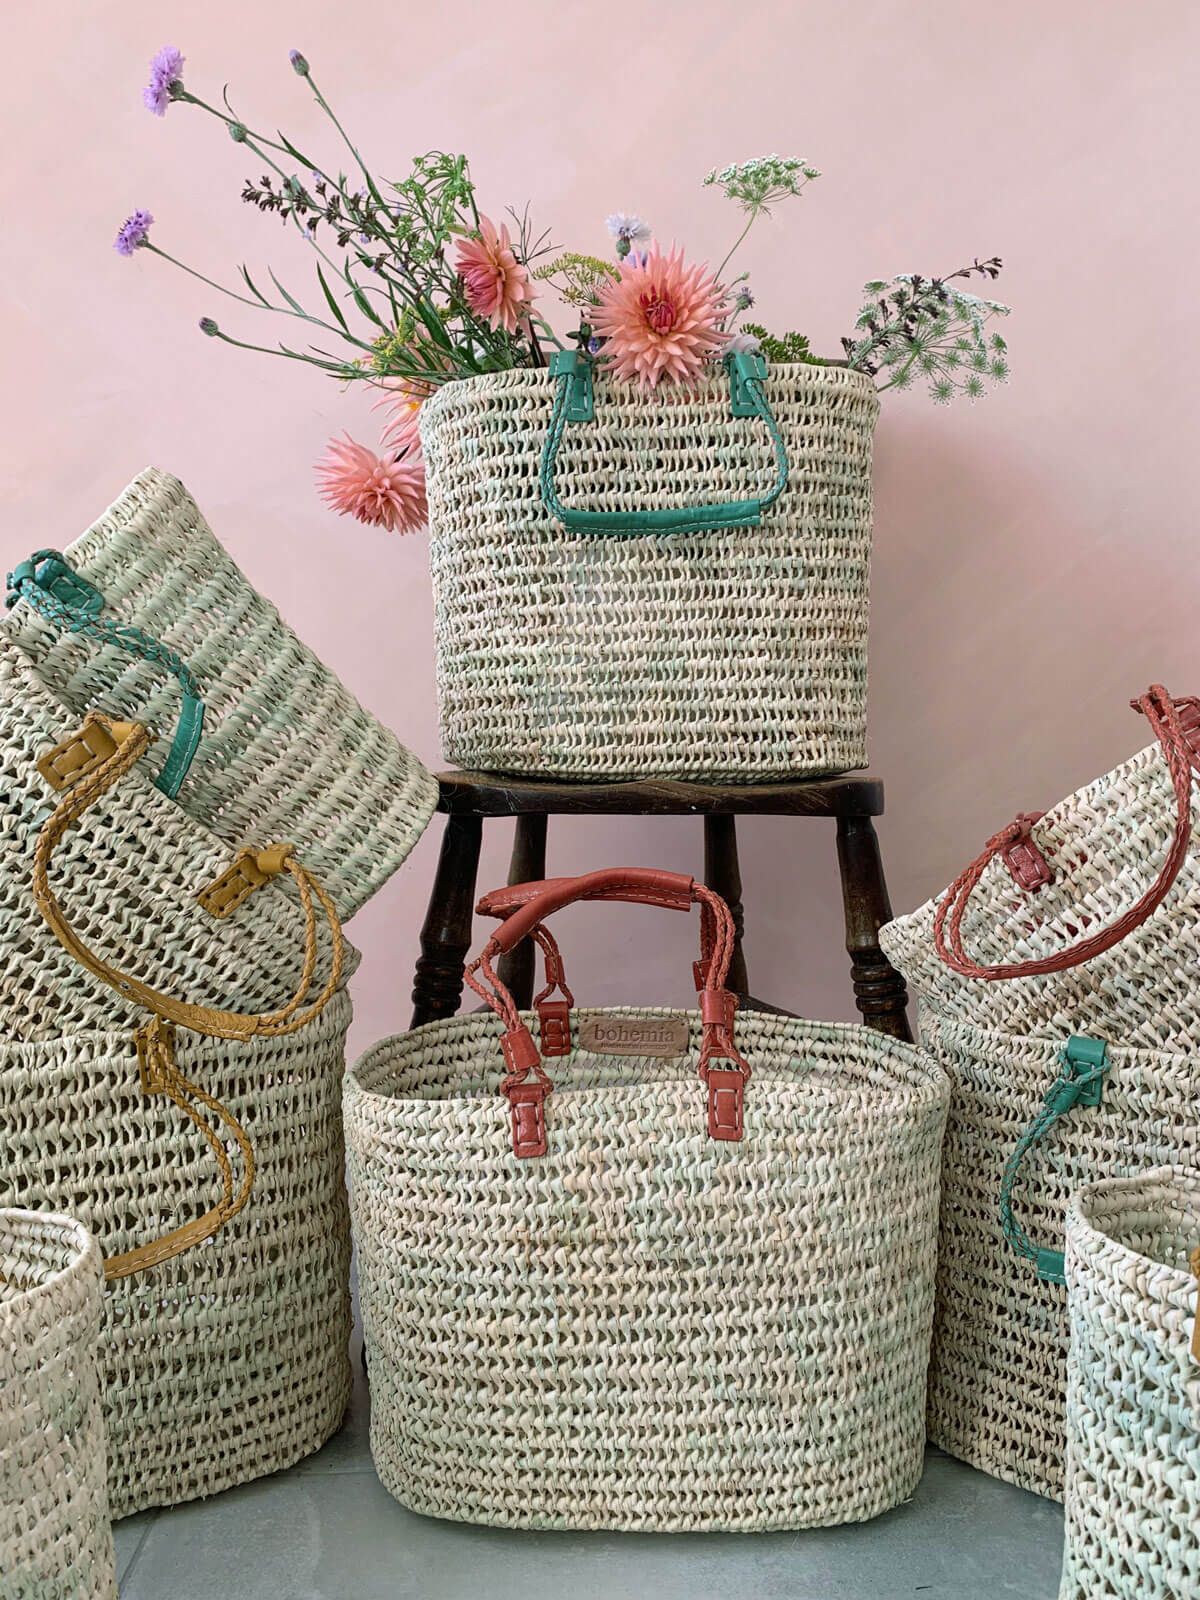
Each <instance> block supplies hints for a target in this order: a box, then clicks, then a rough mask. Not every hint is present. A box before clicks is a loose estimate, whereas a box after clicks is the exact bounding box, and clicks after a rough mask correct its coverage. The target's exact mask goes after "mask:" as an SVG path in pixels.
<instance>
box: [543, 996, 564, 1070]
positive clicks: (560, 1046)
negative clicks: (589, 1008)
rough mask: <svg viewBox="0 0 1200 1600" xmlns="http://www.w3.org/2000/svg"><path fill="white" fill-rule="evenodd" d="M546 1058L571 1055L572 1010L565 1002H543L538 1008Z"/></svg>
mask: <svg viewBox="0 0 1200 1600" xmlns="http://www.w3.org/2000/svg"><path fill="white" fill-rule="evenodd" d="M537 1013H538V1022H539V1024H540V1030H541V1036H542V1054H543V1055H544V1056H566V1055H570V1053H571V1008H570V1006H568V1004H567V1002H566V1001H565V1000H542V1001H540V1002H539V1003H538V1008H537Z"/></svg>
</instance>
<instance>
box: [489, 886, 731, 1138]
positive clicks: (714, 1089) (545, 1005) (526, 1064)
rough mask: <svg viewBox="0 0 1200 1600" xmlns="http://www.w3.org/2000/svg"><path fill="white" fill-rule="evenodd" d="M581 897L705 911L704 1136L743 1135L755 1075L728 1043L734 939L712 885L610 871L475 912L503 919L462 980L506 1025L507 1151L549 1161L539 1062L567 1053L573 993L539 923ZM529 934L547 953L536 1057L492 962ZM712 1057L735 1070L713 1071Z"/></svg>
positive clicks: (496, 895) (503, 893)
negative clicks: (749, 1086) (748, 1088)
mask: <svg viewBox="0 0 1200 1600" xmlns="http://www.w3.org/2000/svg"><path fill="white" fill-rule="evenodd" d="M585 900H617V901H623V902H626V903H632V904H638V905H652V906H660V907H663V908H664V909H666V910H669V911H690V910H691V908H692V906H694V905H696V906H699V907H700V908H701V948H702V955H701V960H700V963H698V964H697V966H696V968H695V974H696V977H697V988H698V989H699V996H700V1016H701V1019H702V1023H703V1027H702V1036H701V1045H700V1067H699V1076H700V1079H701V1081H702V1082H703V1083H704V1084H706V1085H707V1088H708V1131H709V1134H710V1136H711V1137H712V1138H714V1139H740V1138H741V1137H742V1131H743V1114H744V1095H745V1086H746V1083H747V1082H748V1080H749V1078H750V1075H751V1073H750V1066H749V1064H748V1062H747V1061H746V1059H745V1057H744V1056H742V1055H741V1054H740V1052H739V1051H738V1049H737V1047H736V1046H735V1044H734V1041H733V1025H734V1012H735V1009H736V1002H735V998H734V996H733V995H731V994H730V992H729V990H728V989H727V988H726V987H725V980H726V977H727V976H728V973H729V960H730V956H731V955H732V953H733V941H734V928H733V918H732V916H731V915H730V912H729V907H728V906H727V905H726V904H725V902H724V900H722V899H721V897H720V896H719V895H717V894H714V893H713V891H712V890H711V889H708V888H706V887H705V886H704V885H703V884H698V883H696V882H695V880H694V879H692V878H688V877H685V876H683V875H682V874H680V873H676V872H662V871H658V870H656V869H652V868H646V867H609V868H606V869H604V870H602V871H599V872H589V873H585V874H584V875H582V876H580V877H576V878H548V879H544V880H542V881H540V882H535V883H525V884H517V885H514V886H511V887H509V888H507V889H500V890H496V891H494V892H493V893H492V894H489V895H485V896H484V897H483V899H482V900H481V901H480V902H479V905H478V907H477V909H478V910H479V911H480V912H481V913H483V914H484V915H487V916H499V917H502V918H503V919H504V920H503V921H502V923H501V925H500V927H499V928H498V929H497V930H496V932H495V933H494V934H493V935H492V936H491V938H490V939H489V940H488V942H487V944H486V946H485V947H484V949H483V952H482V953H481V954H480V955H479V956H477V957H476V959H475V960H474V961H473V962H471V964H470V965H469V966H468V967H467V969H466V972H465V977H466V980H467V982H468V984H470V986H471V988H472V989H474V990H475V992H476V993H477V994H479V995H480V996H482V998H483V999H484V1000H486V1001H487V1003H488V1005H489V1006H490V1007H491V1008H492V1010H493V1011H494V1012H495V1013H496V1015H497V1016H498V1017H500V1018H501V1020H502V1021H503V1022H504V1024H505V1031H504V1035H503V1038H502V1040H501V1046H502V1049H503V1051H504V1060H505V1064H506V1066H507V1068H508V1072H507V1075H506V1077H505V1078H504V1081H503V1083H502V1084H501V1086H500V1087H501V1093H502V1094H504V1095H505V1096H507V1098H508V1101H509V1104H510V1105H511V1107H512V1132H513V1153H514V1154H515V1155H518V1156H542V1155H545V1153H546V1122H545V1100H546V1096H547V1095H548V1094H549V1093H550V1092H551V1090H552V1088H553V1084H552V1082H551V1080H550V1078H549V1076H548V1075H547V1073H546V1072H545V1070H544V1068H543V1067H542V1064H541V1061H542V1056H543V1055H565V1054H567V1053H568V1051H569V1050H570V1033H569V1009H570V1006H571V1005H572V1004H573V996H572V995H571V992H570V990H569V989H568V988H567V986H566V980H565V975H564V973H563V968H562V958H561V955H560V954H559V950H558V945H557V943H556V941H555V940H554V937H553V935H552V934H551V933H550V932H549V930H548V929H547V928H546V927H545V921H546V918H547V917H549V916H552V915H553V914H554V912H556V911H561V910H562V909H563V907H564V906H568V905H572V904H574V903H575V902H577V901H585ZM526 938H533V939H535V940H536V941H537V942H538V944H539V945H540V946H541V948H542V950H543V952H544V953H545V956H546V970H547V988H546V989H545V990H544V991H543V992H542V994H541V995H539V996H538V1001H537V1009H538V1013H539V1020H540V1023H541V1035H542V1049H541V1051H540V1052H539V1050H538V1047H537V1045H535V1043H534V1041H533V1037H532V1035H531V1034H530V1032H529V1030H528V1028H527V1027H526V1026H525V1024H524V1022H523V1021H522V1020H521V1015H520V1013H519V1011H518V1010H517V1007H516V1004H515V1002H514V1000H513V998H512V995H511V994H510V993H509V991H508V989H507V988H506V987H505V985H504V983H503V982H502V980H501V979H500V977H499V975H498V974H497V972H496V970H495V967H494V965H493V963H494V962H495V960H496V959H497V958H498V957H499V956H501V955H504V954H506V953H507V952H508V951H510V950H512V949H515V947H516V946H517V945H518V944H520V943H521V941H522V939H526ZM481 978H482V980H483V981H481ZM556 987H557V988H559V989H560V990H561V991H562V995H563V998H562V1000H561V1001H558V1002H555V1001H552V1000H551V999H550V998H549V996H550V995H551V994H552V993H553V991H554V989H555V988H556ZM714 1060H722V1061H727V1062H730V1063H732V1065H731V1066H727V1067H714V1066H713V1064H712V1063H713V1062H714Z"/></svg>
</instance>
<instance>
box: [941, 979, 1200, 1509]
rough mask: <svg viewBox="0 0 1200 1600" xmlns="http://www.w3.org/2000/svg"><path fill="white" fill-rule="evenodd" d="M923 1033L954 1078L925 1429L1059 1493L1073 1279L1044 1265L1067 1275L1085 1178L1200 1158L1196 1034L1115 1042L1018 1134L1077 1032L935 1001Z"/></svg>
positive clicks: (998, 1470) (970, 1457) (961, 1452)
mask: <svg viewBox="0 0 1200 1600" xmlns="http://www.w3.org/2000/svg"><path fill="white" fill-rule="evenodd" d="M921 1040H922V1043H923V1044H924V1046H925V1047H926V1049H927V1050H928V1051H929V1052H930V1054H931V1055H933V1056H934V1057H935V1058H936V1059H937V1060H938V1061H939V1062H940V1063H941V1065H942V1066H943V1067H944V1068H945V1069H946V1071H947V1072H948V1073H949V1075H950V1079H951V1081H952V1083H953V1085H954V1092H953V1097H952V1099H951V1103H950V1116H949V1120H948V1123H947V1127H946V1143H945V1147H944V1151H943V1157H942V1216H941V1248H940V1253H939V1262H938V1285H937V1318H936V1321H935V1324H934V1335H933V1354H932V1358H931V1361H930V1387H929V1432H930V1436H931V1438H932V1439H933V1440H934V1442H935V1443H936V1444H939V1445H940V1446H941V1447H942V1448H943V1449H944V1450H947V1451H949V1453H950V1454H951V1455H953V1456H957V1457H959V1459H961V1460H963V1461H968V1462H970V1463H971V1465H972V1466H976V1467H980V1468H982V1469H983V1471H985V1472H989V1473H991V1474H992V1475H993V1476H995V1477H998V1478H1003V1479H1006V1480H1007V1481H1008V1482H1009V1483H1015V1484H1017V1485H1019V1486H1020V1487H1021V1488H1023V1489H1031V1490H1033V1491H1034V1492H1035V1493H1038V1494H1044V1495H1049V1496H1051V1497H1052V1498H1054V1499H1061V1498H1062V1494H1063V1456H1064V1450H1065V1444H1066V1427H1065V1420H1064V1417H1065V1392H1066V1377H1067V1343H1068V1327H1067V1291H1066V1289H1065V1288H1064V1287H1063V1286H1062V1284H1061V1282H1057V1281H1053V1279H1052V1278H1047V1277H1044V1276H1043V1275H1042V1273H1043V1272H1052V1273H1053V1275H1054V1277H1061V1261H1060V1260H1059V1261H1056V1260H1055V1257H1054V1254H1053V1253H1054V1252H1056V1251H1061V1250H1062V1247H1063V1235H1064V1228H1065V1219H1066V1214H1067V1207H1068V1204H1069V1202H1070V1199H1071V1197H1072V1195H1073V1194H1074V1193H1075V1192H1076V1191H1077V1190H1078V1189H1079V1187H1080V1186H1081V1185H1082V1184H1084V1183H1090V1182H1094V1181H1096V1180H1098V1179H1101V1178H1108V1177H1119V1176H1128V1175H1130V1174H1133V1173H1136V1172H1138V1171H1139V1170H1141V1169H1143V1168H1146V1167H1151V1166H1156V1165H1162V1164H1164V1163H1183V1164H1185V1165H1191V1166H1200V1117H1198V1116H1197V1109H1196V1108H1197V1104H1198V1103H1200V1059H1198V1058H1197V1055H1196V1052H1195V1050H1194V1048H1193V1049H1191V1050H1189V1051H1186V1052H1183V1051H1180V1052H1177V1053H1172V1052H1167V1051H1158V1050H1146V1049H1131V1048H1128V1047H1125V1046H1124V1045H1121V1044H1113V1043H1110V1044H1107V1045H1106V1047H1105V1050H1104V1060H1105V1062H1106V1070H1105V1071H1104V1072H1103V1075H1102V1076H1103V1083H1102V1098H1101V1100H1100V1103H1099V1104H1097V1105H1089V1104H1087V1103H1086V1101H1087V1098H1088V1097H1087V1096H1086V1095H1082V1096H1081V1097H1080V1099H1078V1100H1076V1101H1075V1103H1074V1104H1073V1105H1069V1106H1067V1108H1066V1109H1065V1111H1064V1112H1063V1114H1062V1115H1060V1116H1059V1117H1058V1118H1056V1119H1055V1120H1054V1122H1053V1124H1052V1125H1051V1126H1048V1127H1044V1126H1043V1127H1042V1131H1041V1132H1040V1134H1039V1135H1038V1137H1037V1139H1036V1142H1034V1143H1033V1144H1032V1145H1029V1146H1027V1147H1023V1141H1024V1140H1025V1138H1026V1137H1027V1136H1028V1135H1029V1133H1030V1130H1031V1129H1033V1128H1035V1127H1037V1126H1040V1125H1041V1123H1040V1119H1042V1118H1043V1117H1044V1115H1045V1113H1046V1111H1047V1107H1046V1105H1045V1103H1044V1101H1045V1097H1046V1095H1047V1093H1049V1092H1050V1091H1051V1089H1052V1087H1053V1086H1054V1085H1055V1084H1056V1083H1058V1082H1059V1081H1060V1080H1061V1079H1062V1078H1063V1077H1064V1076H1067V1075H1069V1070H1068V1065H1069V1064H1068V1063H1067V1062H1065V1061H1064V1060H1063V1057H1064V1054H1065V1052H1066V1048H1067V1046H1068V1040H1067V1038H1066V1037H1062V1038H1059V1039H1058V1040H1049V1039H1037V1038H1031V1037H1027V1036H1021V1035H1014V1034H1006V1033H1000V1032H996V1031H992V1030H985V1029H980V1028H972V1027H971V1026H970V1025H969V1024H967V1023H963V1022H958V1021H956V1020H951V1019H950V1018H948V1017H944V1016H940V1015H939V1014H938V1013H936V1012H934V1011H932V1010H926V1011H924V1012H923V1014H922V1019H921ZM1065 1098H1066V1099H1069V1098H1070V1096H1069V1095H1068V1096H1066V1097H1065ZM1014 1158H1015V1159H1014ZM1006 1180H1007V1181H1006ZM1006 1193H1010V1195H1011V1199H1010V1205H1009V1208H1008V1210H1007V1211H1006V1208H1005V1198H1004V1197H1005V1194H1006ZM1006 1220H1007V1228H1006V1225H1005V1224H1006ZM1014 1246H1015V1248H1014Z"/></svg>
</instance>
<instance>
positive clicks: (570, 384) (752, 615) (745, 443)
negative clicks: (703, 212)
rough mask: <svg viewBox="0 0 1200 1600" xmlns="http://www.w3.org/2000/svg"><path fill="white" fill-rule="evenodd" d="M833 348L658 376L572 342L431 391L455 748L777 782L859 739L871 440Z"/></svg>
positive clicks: (438, 599) (447, 747) (478, 763)
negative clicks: (572, 347)
mask: <svg viewBox="0 0 1200 1600" xmlns="http://www.w3.org/2000/svg"><path fill="white" fill-rule="evenodd" d="M877 412H878V400H877V397H876V393H875V389H874V386H873V384H872V383H871V381H870V379H869V378H867V377H865V376H864V375H863V374H861V373H854V372H850V371H848V370H847V369H845V368H842V367H827V366H820V365H816V364H813V365H795V366H780V367H776V368H774V369H772V370H768V368H767V363H766V362H765V361H764V359H763V358H762V357H761V356H760V355H756V354H748V353H738V354H734V355H729V356H727V357H726V358H725V359H724V360H723V361H721V362H714V363H713V364H712V366H711V368H710V369H709V370H708V372H706V373H705V374H704V375H703V376H702V377H701V378H700V379H699V380H698V381H697V382H695V383H694V384H690V385H684V386H679V387H669V386H667V385H662V386H660V387H659V388H658V389H657V390H655V391H653V392H650V393H647V392H643V391H642V390H640V389H639V388H637V387H636V386H634V385H631V384H627V383H621V382H618V381H614V380H612V379H610V378H609V377H608V376H607V375H606V373H605V371H604V367H603V364H602V363H597V362H594V361H592V360H591V358H590V357H588V356H587V355H586V354H583V353H581V352H578V351H560V352H558V353H557V354H556V355H555V356H554V358H553V360H552V362H551V366H550V368H549V369H548V370H542V371H536V370H535V371H531V370H529V369H521V370H514V371H510V372H502V373H493V374H488V375H486V376H483V377H478V378H470V379H466V380H463V381H459V382H454V383H450V384H446V385H445V386H444V387H443V388H442V389H440V390H439V391H438V392H437V393H436V394H435V395H434V396H433V397H432V398H431V399H430V400H429V401H427V402H426V404H425V405H424V406H423V407H422V413H421V437H422V442H423V445H424V449H425V455H426V463H427V471H428V490H429V508H430V535H431V558H432V567H433V581H434V597H435V625H436V635H437V653H438V698H439V706H440V711H441V724H442V741H443V748H444V751H445V754H446V756H447V758H448V759H450V760H451V761H454V762H456V763H458V764H459V765H460V766H464V767H474V768H483V769H487V770H493V771H497V770H498V771H508V772H519V773H526V774H531V775H533V774H537V775H545V776H550V777H559V778H575V779H580V780H585V779H604V778H650V777H667V778H679V779H693V780H708V781H712V782H731V783H732V782H769V781H771V780H778V779H782V778H785V777H789V776H803V775H806V774H813V773H818V772H838V771H846V770H848V769H851V768H855V767H861V766H863V765H865V763H866V690H867V654H866V646H867V612H868V593H869V576H870V552H871V445H872V433H873V429H874V424H875V417H876V414H877Z"/></svg>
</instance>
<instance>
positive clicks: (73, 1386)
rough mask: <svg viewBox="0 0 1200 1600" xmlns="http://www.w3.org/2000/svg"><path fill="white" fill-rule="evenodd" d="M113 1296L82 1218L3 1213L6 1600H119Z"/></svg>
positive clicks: (2, 1562) (0, 1440) (1, 1566)
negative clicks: (110, 1329)
mask: <svg viewBox="0 0 1200 1600" xmlns="http://www.w3.org/2000/svg"><path fill="white" fill-rule="evenodd" d="M103 1297H104V1285H103V1280H102V1277H101V1273H100V1252H99V1251H98V1250H97V1248H96V1245H95V1242H94V1241H93V1240H92V1239H91V1238H90V1237H89V1236H88V1233H87V1230H86V1229H85V1228H84V1227H83V1225H82V1224H81V1223H79V1222H77V1221H75V1219H74V1218H72V1217H64V1216H55V1215H52V1214H48V1213H45V1212H34V1211H16V1210H5V1211H0V1596H2V1597H3V1600H117V1580H116V1570H115V1564H114V1559H113V1542H112V1531H111V1529H110V1527H109V1521H108V1506H107V1503H106V1499H105V1488H104V1481H105V1479H104V1425H103V1422H102V1421H101V1417H100V1400H99V1395H98V1392H97V1387H96V1361H95V1344H96V1334H97V1331H98V1329H99V1326H100V1305H101V1301H102V1300H103Z"/></svg>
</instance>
